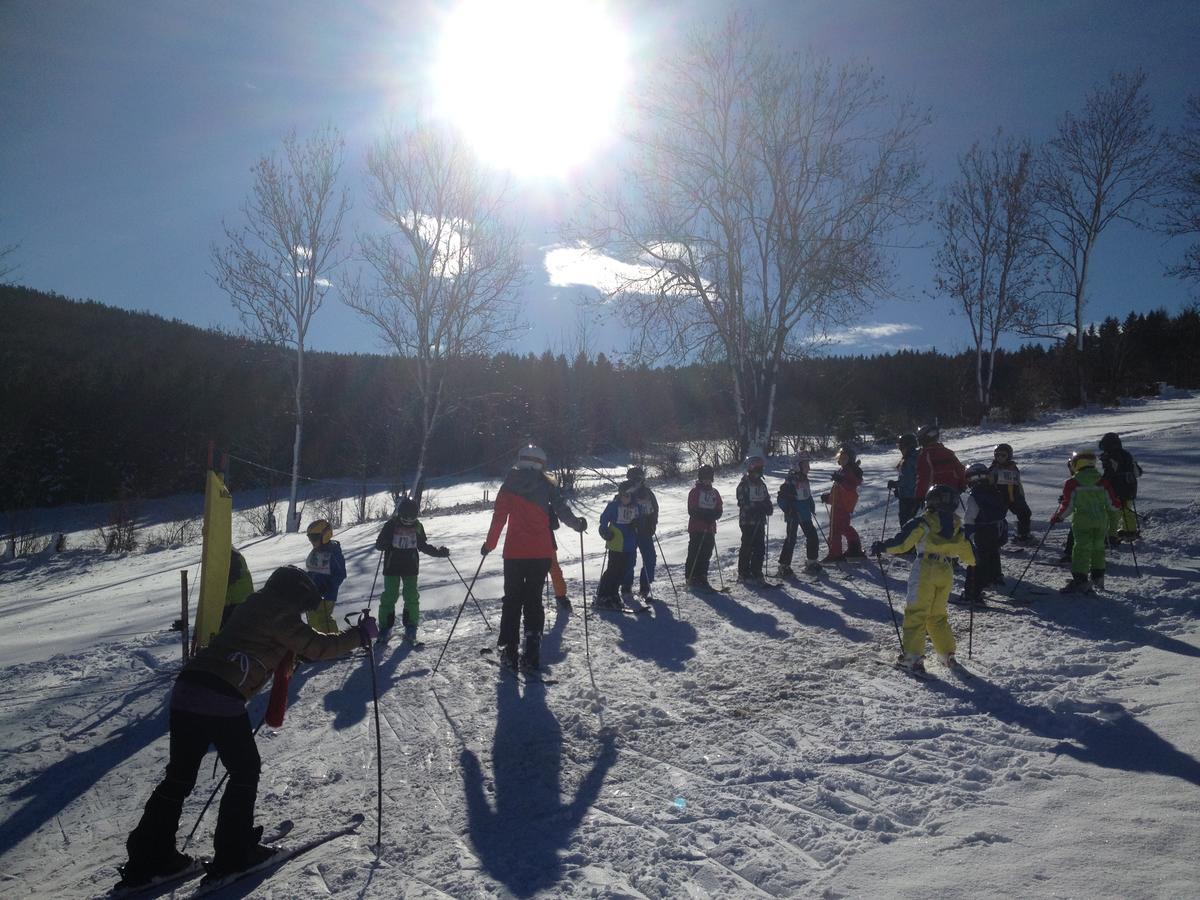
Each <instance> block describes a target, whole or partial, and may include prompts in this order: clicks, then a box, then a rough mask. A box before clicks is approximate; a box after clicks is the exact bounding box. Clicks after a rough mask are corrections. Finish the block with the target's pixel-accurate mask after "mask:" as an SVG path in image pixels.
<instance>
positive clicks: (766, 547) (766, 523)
mask: <svg viewBox="0 0 1200 900" xmlns="http://www.w3.org/2000/svg"><path fill="white" fill-rule="evenodd" d="M770 558H771V517H770V516H767V517H766V518H765V519H763V574H764V575H765V574H767V572H766V569H767V560H768V559H770ZM775 577H776V578H778V577H779V567H778V566H776V568H775Z"/></svg>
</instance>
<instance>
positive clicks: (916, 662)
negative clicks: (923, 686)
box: [896, 653, 925, 675]
mask: <svg viewBox="0 0 1200 900" xmlns="http://www.w3.org/2000/svg"><path fill="white" fill-rule="evenodd" d="M896 666H897V667H898V668H901V669H907V670H908V671H909V672H912V673H913V674H914V675H924V674H925V657H923V656H920V655H918V654H915V653H901V654H900V655H899V656H897V657H896Z"/></svg>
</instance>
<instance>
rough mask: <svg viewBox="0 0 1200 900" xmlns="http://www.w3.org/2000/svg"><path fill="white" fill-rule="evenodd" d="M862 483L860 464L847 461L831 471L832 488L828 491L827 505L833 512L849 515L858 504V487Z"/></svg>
mask: <svg viewBox="0 0 1200 900" xmlns="http://www.w3.org/2000/svg"><path fill="white" fill-rule="evenodd" d="M862 483H863V472H862V466H860V465H859V464H858V463H856V462H848V463H846V464H845V465H844V466H842V467H841V468H840V469H838V470H837V471H836V472H834V473H833V488H832V489H831V490H830V491H829V506H830V509H831V511H832V512H834V513H843V514H845V515H849V514H850V513H852V512H854V507H856V506H858V487H859V485H861V484H862Z"/></svg>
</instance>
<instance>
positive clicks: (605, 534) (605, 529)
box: [600, 525, 612, 541]
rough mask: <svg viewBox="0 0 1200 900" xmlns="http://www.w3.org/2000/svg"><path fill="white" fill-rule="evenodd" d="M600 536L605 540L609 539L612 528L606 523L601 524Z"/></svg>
mask: <svg viewBox="0 0 1200 900" xmlns="http://www.w3.org/2000/svg"><path fill="white" fill-rule="evenodd" d="M600 537H602V538H604V540H606V541H607V540H610V539H611V538H612V528H611V527H610V526H608V525H601V526H600Z"/></svg>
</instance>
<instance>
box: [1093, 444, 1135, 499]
mask: <svg viewBox="0 0 1200 900" xmlns="http://www.w3.org/2000/svg"><path fill="white" fill-rule="evenodd" d="M1100 464H1101V465H1102V466H1103V467H1104V477H1105V478H1106V479H1107V480H1108V483H1109V485H1110V486H1111V487H1112V490H1113V493H1114V494H1116V495H1117V499H1119V500H1122V501H1124V500H1134V499H1136V498H1137V480H1138V477H1139V476H1141V474H1142V467H1141V466H1139V465H1138V464H1137V461H1136V460H1135V459H1134V458H1133V454H1132V453H1130V452H1129V451H1128V450H1126V449H1124V448H1122V449H1120V450H1115V451H1113V452H1112V453H1109V452H1108V451H1105V452H1103V453H1101V454H1100Z"/></svg>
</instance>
